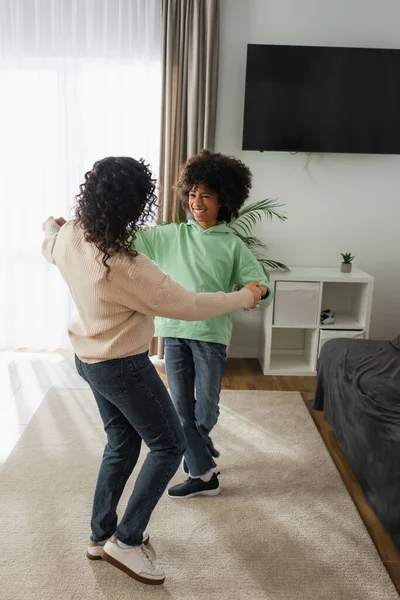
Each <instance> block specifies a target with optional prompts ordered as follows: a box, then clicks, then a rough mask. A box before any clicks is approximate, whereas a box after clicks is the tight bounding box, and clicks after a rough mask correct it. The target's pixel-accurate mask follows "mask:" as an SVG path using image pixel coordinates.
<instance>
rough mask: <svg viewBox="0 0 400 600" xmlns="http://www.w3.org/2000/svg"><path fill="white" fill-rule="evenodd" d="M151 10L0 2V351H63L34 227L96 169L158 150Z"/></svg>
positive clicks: (157, 44)
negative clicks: (114, 158) (106, 160)
mask: <svg viewBox="0 0 400 600" xmlns="http://www.w3.org/2000/svg"><path fill="white" fill-rule="evenodd" d="M160 13H161V8H160V1H159V0H35V1H34V0H0V90H1V92H0V207H1V211H0V349H15V348H29V349H32V350H43V349H47V350H54V349H56V348H65V347H69V342H68V337H67V335H66V325H67V322H68V320H69V318H70V317H71V314H72V312H73V310H74V309H73V306H72V302H71V300H70V297H69V293H68V291H67V287H66V284H65V283H64V282H63V281H62V279H61V276H60V275H59V273H58V271H57V269H56V268H55V267H53V266H52V265H49V264H47V263H46V262H45V260H44V258H42V256H41V253H40V244H41V240H42V231H41V223H42V221H43V220H44V219H45V218H46V217H47V216H49V215H53V216H55V217H58V216H64V217H65V218H68V217H69V216H71V209H72V207H73V204H74V197H75V195H76V194H77V193H78V186H79V184H80V183H81V182H82V181H83V175H84V173H85V172H86V171H87V170H89V169H90V168H91V166H92V164H93V162H94V161H95V160H97V159H99V158H102V157H104V156H109V155H125V156H133V157H135V158H141V157H143V158H145V159H146V161H147V162H149V163H150V164H151V166H152V168H153V172H154V174H155V175H157V173H156V168H157V165H158V161H159V147H160V116H161V109H160V100H161V23H160V21H161V14H160Z"/></svg>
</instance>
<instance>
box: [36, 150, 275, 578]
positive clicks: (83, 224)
mask: <svg viewBox="0 0 400 600" xmlns="http://www.w3.org/2000/svg"><path fill="white" fill-rule="evenodd" d="M154 192H155V182H154V180H153V179H152V175H151V172H150V171H149V169H148V167H147V166H146V165H145V163H144V162H143V160H141V161H136V160H134V159H132V158H125V157H117V158H115V157H109V158H105V159H103V160H100V161H98V162H96V163H95V165H94V166H93V169H92V170H91V171H90V172H89V173H86V175H85V182H84V183H83V184H82V185H81V186H80V194H79V195H78V196H77V206H76V215H75V219H74V220H72V221H70V222H68V223H66V222H65V220H64V219H62V218H60V219H53V218H52V217H50V218H49V219H48V220H47V221H46V222H45V223H44V224H43V229H44V231H45V238H44V242H43V247H42V251H43V254H44V256H45V257H46V258H47V260H49V261H50V262H51V263H53V264H55V265H57V267H58V268H59V270H60V272H61V274H62V276H63V277H64V279H65V281H66V282H67V284H68V286H69V288H70V291H71V294H72V296H73V299H74V301H75V304H76V307H77V309H78V314H79V316H78V318H77V319H75V320H74V321H73V322H72V323H71V324H70V325H69V335H70V339H71V342H72V344H73V346H74V349H75V353H76V366H77V369H78V372H79V374H80V375H81V376H82V377H83V378H84V379H85V380H86V381H87V382H88V384H89V386H90V388H91V390H92V392H93V395H94V397H95V400H96V402H97V405H98V409H99V412H100V416H101V418H102V420H103V423H104V429H105V432H106V434H107V444H106V446H105V450H104V455H103V459H102V463H101V467H100V472H99V475H98V479H97V484H96V490H95V494H94V501H93V510H92V519H91V529H92V534H91V539H90V542H89V545H88V551H87V556H88V558H91V559H98V558H104V559H106V560H107V561H108V562H110V563H111V564H113V565H114V566H115V567H117V568H119V569H121V570H122V571H124V572H125V573H127V574H128V575H130V576H131V577H133V578H135V579H137V580H139V581H141V582H143V583H149V584H161V583H163V581H164V579H165V574H164V573H163V572H162V570H161V569H160V568H159V567H158V566H157V565H156V563H155V560H154V556H153V554H152V553H151V552H150V551H149V550H148V548H146V545H145V544H146V542H147V541H148V535H147V533H146V531H145V528H146V526H147V524H148V522H149V519H150V516H151V513H152V511H153V510H154V507H155V506H156V504H157V502H158V500H159V499H160V497H161V495H162V494H163V492H164V490H165V488H166V486H167V484H168V482H169V481H170V479H171V478H172V476H173V475H174V473H175V472H176V470H177V468H178V466H179V463H180V461H181V459H182V456H183V453H184V451H185V436H184V433H183V430H182V427H181V425H180V422H179V419H178V416H177V414H176V412H175V409H174V407H173V405H172V402H171V400H170V397H169V395H168V393H167V390H166V389H165V387H164V385H163V383H162V381H161V379H160V378H159V376H158V374H157V372H156V370H155V368H154V366H153V365H152V363H151V362H150V360H149V357H148V348H149V345H150V341H151V339H152V337H153V334H154V325H153V317H154V316H156V315H159V316H162V317H169V318H172V319H183V320H188V321H190V320H193V321H198V320H202V319H210V318H213V317H217V316H219V315H222V314H225V313H228V312H232V311H235V310H238V309H241V308H254V307H255V306H256V305H257V304H258V302H259V300H260V298H261V296H262V294H263V293H265V290H264V289H263V288H262V287H259V285H258V284H259V282H258V281H256V282H253V283H251V284H249V285H248V286H246V287H247V289H242V290H241V291H240V292H235V293H231V294H225V293H223V292H217V293H215V294H211V293H205V294H196V293H195V292H190V291H188V290H185V289H184V288H183V287H181V286H180V285H178V284H177V283H175V282H174V281H173V280H172V279H171V278H170V277H168V276H167V275H165V274H164V273H162V272H161V271H160V270H159V269H158V267H157V266H156V265H154V264H153V263H152V262H151V261H150V260H149V259H148V258H146V257H145V256H143V255H142V254H138V253H137V251H136V250H134V249H133V247H132V240H134V237H135V232H136V231H137V230H138V229H139V228H140V226H141V225H143V224H145V223H146V222H148V220H149V217H150V216H151V215H152V213H153V210H154V207H155V205H156V196H155V193H154ZM142 440H143V441H144V442H145V444H146V445H147V446H148V448H149V450H150V452H149V453H148V455H147V457H146V460H145V461H144V464H143V466H142V468H141V470H140V472H139V474H138V476H137V479H136V483H135V486H134V490H133V492H132V495H131V497H130V499H129V502H128V505H127V508H126V511H125V513H124V515H123V517H122V519H121V521H120V522H119V524H118V525H117V512H116V509H117V505H118V502H119V499H120V497H121V494H122V492H123V489H124V486H125V484H126V482H127V480H128V478H129V476H130V475H131V473H132V471H133V469H134V467H135V465H136V462H137V460H138V457H139V453H140V447H141V442H142Z"/></svg>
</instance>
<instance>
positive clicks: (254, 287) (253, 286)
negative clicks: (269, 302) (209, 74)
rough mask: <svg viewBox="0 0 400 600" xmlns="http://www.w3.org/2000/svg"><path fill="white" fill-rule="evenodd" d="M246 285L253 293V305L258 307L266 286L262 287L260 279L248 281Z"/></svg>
mask: <svg viewBox="0 0 400 600" xmlns="http://www.w3.org/2000/svg"><path fill="white" fill-rule="evenodd" d="M245 287H246V288H247V289H248V290H250V291H251V293H252V294H253V296H254V303H253V306H252V307H251V308H252V309H253V308H257V305H258V303H259V302H260V300H261V297H262V296H263V294H265V291H266V288H265V287H260V280H259V279H257V281H252V282H251V283H248V284H247V285H245Z"/></svg>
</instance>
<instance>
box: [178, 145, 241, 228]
mask: <svg viewBox="0 0 400 600" xmlns="http://www.w3.org/2000/svg"><path fill="white" fill-rule="evenodd" d="M251 178H252V175H251V171H250V169H249V168H248V167H246V165H245V164H244V163H242V161H240V160H238V159H237V158H234V157H233V156H226V155H224V154H220V153H215V152H210V151H209V150H202V151H201V152H199V153H198V154H196V155H195V156H193V157H192V158H190V159H189V160H188V161H187V163H186V164H185V165H184V166H183V167H182V169H181V171H180V174H179V178H178V182H177V184H176V186H175V187H176V189H177V190H178V193H179V196H180V198H181V200H182V206H183V207H184V208H185V209H188V208H189V193H190V191H191V190H192V189H193V187H194V186H196V185H200V184H202V185H205V186H206V187H208V188H209V189H210V191H213V192H214V193H216V194H218V199H219V202H220V204H221V208H220V211H219V213H218V221H226V222H227V223H229V222H230V221H231V220H232V219H234V218H236V217H237V216H238V214H239V210H240V208H241V207H242V206H243V204H244V202H245V200H246V199H247V198H248V197H249V192H250V189H251Z"/></svg>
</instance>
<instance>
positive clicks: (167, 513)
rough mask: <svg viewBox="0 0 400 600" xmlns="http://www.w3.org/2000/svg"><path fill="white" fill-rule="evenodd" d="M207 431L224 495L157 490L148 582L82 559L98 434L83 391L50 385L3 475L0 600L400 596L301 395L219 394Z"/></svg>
mask: <svg viewBox="0 0 400 600" xmlns="http://www.w3.org/2000/svg"><path fill="white" fill-rule="evenodd" d="M214 437H215V442H216V445H217V447H218V448H220V450H221V459H220V465H219V467H220V469H221V484H222V486H223V491H222V493H221V495H220V496H219V497H216V498H193V499H191V500H186V501H176V500H175V501H174V500H171V499H169V498H168V497H165V496H164V497H163V499H162V500H161V502H160V503H159V505H158V507H157V509H156V511H155V513H154V515H153V519H152V522H151V523H150V527H149V531H150V535H151V537H152V542H153V545H154V547H155V548H156V550H157V552H158V555H159V561H160V563H161V564H162V565H163V566H164V567H165V570H166V572H167V580H166V582H165V584H164V586H161V587H160V588H153V587H149V586H143V585H142V584H140V583H136V582H135V581H134V580H132V579H130V578H129V577H127V576H126V575H124V574H123V573H121V572H120V571H118V570H116V569H115V568H114V567H112V566H111V565H109V564H107V563H103V562H102V561H100V562H94V563H93V562H90V561H88V560H87V559H86V558H85V544H86V541H87V538H88V534H89V529H88V524H89V516H90V504H91V499H92V492H93V486H94V482H95V477H96V474H97V467H98V464H99V458H100V456H101V452H102V447H103V443H104V434H103V432H102V428H101V425H100V419H99V417H98V415H97V412H96V409H95V404H94V400H93V399H92V397H91V394H90V392H88V391H85V390H71V391H69V390H56V389H53V390H51V391H50V392H49V393H48V395H47V396H46V398H45V399H44V401H43V403H42V405H41V407H40V408H39V410H38V412H37V413H36V415H35V416H34V417H33V419H32V421H31V423H30V425H29V426H28V428H27V430H26V432H25V433H24V435H23V437H22V438H21V440H20V442H19V444H18V445H17V447H16V448H15V449H14V451H13V453H12V454H11V456H10V457H9V459H8V461H7V462H6V463H5V465H4V467H3V469H2V470H1V471H0V511H1V512H0V520H1V537H0V597H1V598H2V600H67V599H68V600H72V599H73V600H103V599H107V600H128V599H129V600H133V599H134V600H142V599H150V600H153V599H157V600H197V599H198V600H203V599H204V600H242V599H243V600H258V599H260V600H261V599H262V600H372V599H373V600H396V599H398V594H397V592H396V591H395V589H394V587H393V585H392V583H391V580H390V579H389V576H388V575H387V573H386V570H385V568H384V566H383V564H382V563H381V561H380V559H379V556H378V554H377V552H376V549H375V547H374V545H373V543H372V542H371V540H370V538H369V536H368V533H367V531H366V529H365V527H364V525H363V523H362V521H361V519H360V517H359V516H358V513H357V511H356V509H355V507H354V505H353V503H352V501H351V499H350V498H349V496H348V494H347V491H346V489H345V487H344V485H343V484H342V481H341V479H340V476H339V474H338V473H337V471H336V469H335V467H334V465H333V463H332V461H331V458H330V456H329V454H328V452H327V450H326V449H325V446H324V444H323V442H322V440H321V438H320V436H319V434H318V432H317V430H316V429H315V427H314V424H313V422H312V420H311V418H310V416H309V414H308V412H307V410H306V408H305V406H304V404H303V402H302V400H301V397H300V395H299V394H298V393H289V392H225V393H224V395H223V399H222V410H221V418H220V422H219V424H218V426H217V429H216V431H215V436H214ZM179 479H181V473H179V474H178V475H177V476H175V480H176V481H178V480H179ZM125 502H126V496H125V497H124V503H125Z"/></svg>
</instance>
